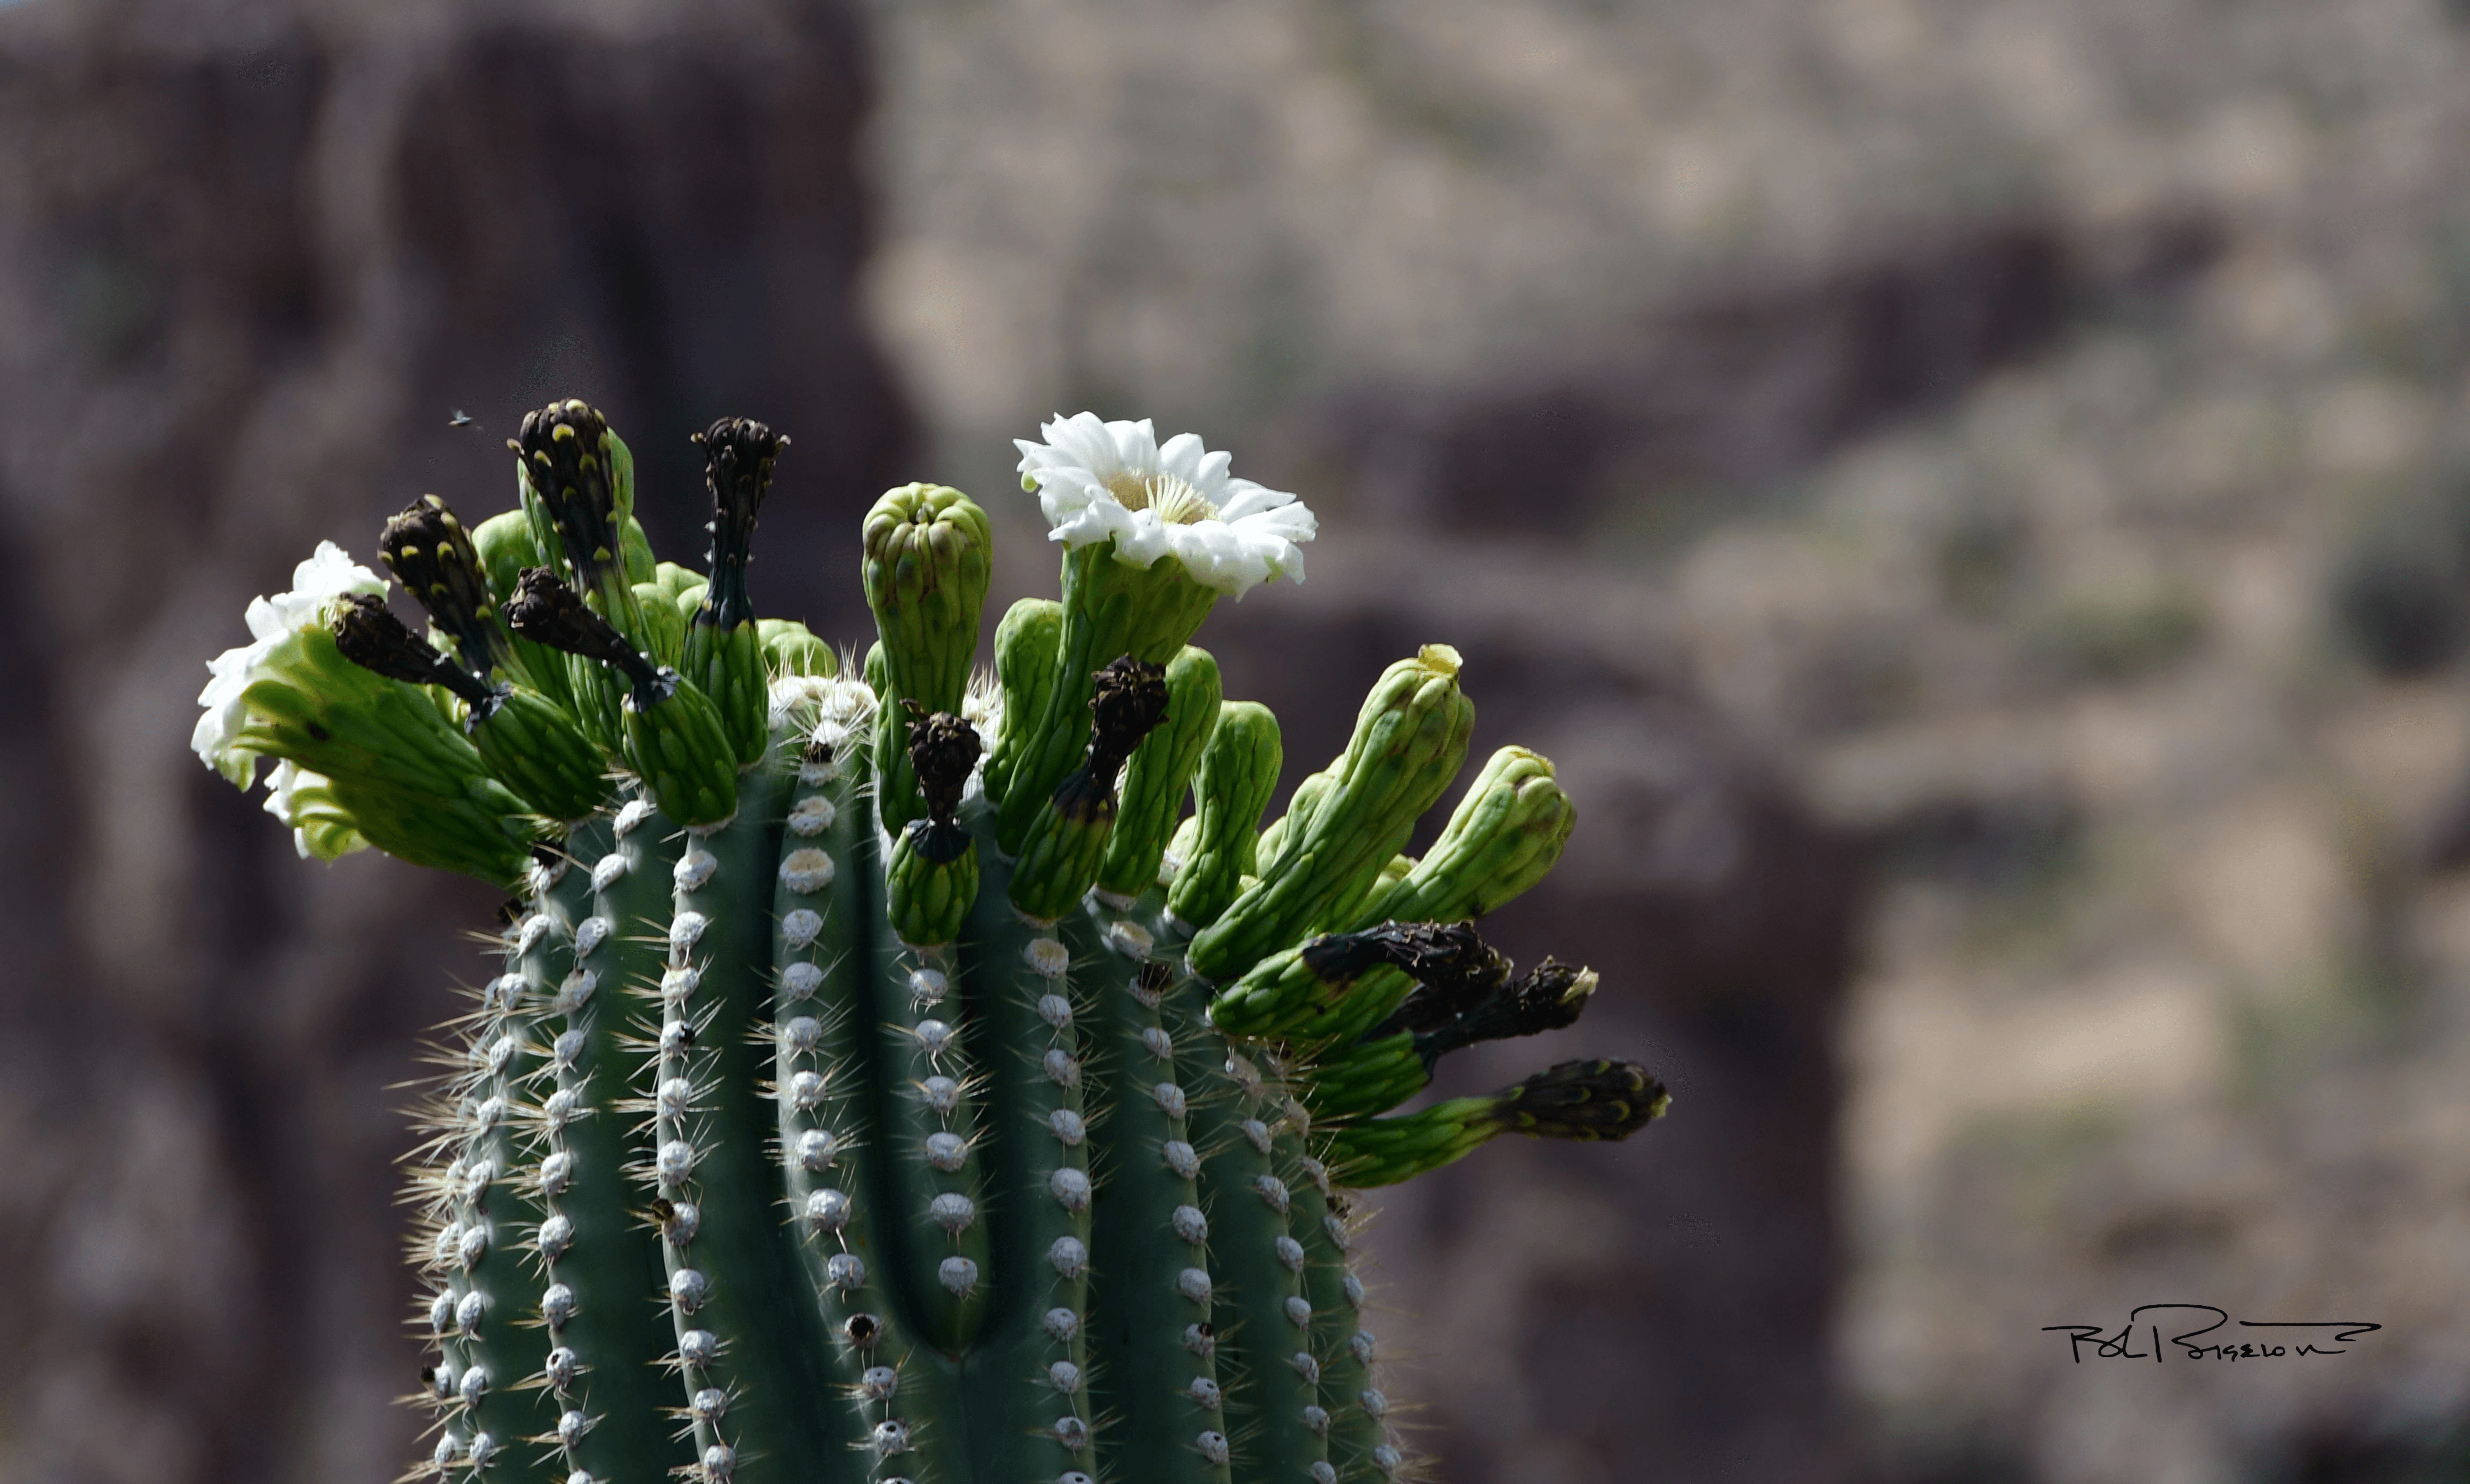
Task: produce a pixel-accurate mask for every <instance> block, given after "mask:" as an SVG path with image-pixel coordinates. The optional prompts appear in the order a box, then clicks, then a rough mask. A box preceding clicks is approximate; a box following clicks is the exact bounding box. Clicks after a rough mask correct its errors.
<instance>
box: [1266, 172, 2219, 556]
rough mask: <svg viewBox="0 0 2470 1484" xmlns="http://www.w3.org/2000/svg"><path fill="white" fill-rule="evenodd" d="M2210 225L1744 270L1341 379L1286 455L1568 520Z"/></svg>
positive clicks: (2028, 226) (2014, 341)
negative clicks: (1463, 362)
mask: <svg viewBox="0 0 2470 1484" xmlns="http://www.w3.org/2000/svg"><path fill="white" fill-rule="evenodd" d="M2220 246H2221V243H2220V238H2219V233H2218V231H2217V229H2216V228H2214V227H2213V226H2212V225H2211V224H2210V223H2209V222H2207V221H2205V220H2202V219H2201V218H2196V217H2191V216H2172V217H2168V218H2162V219H2156V220H2154V221H2152V222H2150V223H2146V224H2143V225H2140V226H2138V227H2137V228H2135V229H2133V230H2132V231H2126V232H2119V233H2113V234H2109V235H2106V236H2098V237H2087V236H2085V235H2083V234H2076V233H2070V232H2069V231H2068V230H2067V228H2066V227H2065V226H2064V224H2062V222H2061V221H2060V220H2057V219H2055V218H2053V217H2049V216H2044V215H2034V214H2026V215H2016V216H2011V217H2006V218H2001V219H1997V220H1990V221H1984V222H1974V223H1969V224H1967V225H1965V226H1962V227H1960V228H1955V229H1948V230H1942V231H1938V232H1935V233H1931V234H1928V235H1922V236H1917V237H1904V238H1899V239H1897V240H1894V241H1889V242H1883V243H1876V244H1875V245H1873V246H1872V247H1871V248H1870V249H1869V250H1867V251H1866V252H1863V253H1860V254H1857V255H1853V256H1849V257H1847V258H1845V259H1844V260H1842V261H1838V262H1835V263H1831V264H1823V265H1820V266H1818V267H1813V268H1807V269H1805V270H1802V271H1800V272H1789V271H1786V272H1779V271H1776V270H1775V269H1773V268H1767V269H1765V270H1745V271H1739V272H1736V273H1734V274H1732V275H1731V276H1729V277H1728V278H1726V279H1722V280H1719V281H1716V282H1714V283H1712V284H1708V285H1706V286H1704V287H1701V288H1699V289H1697V290H1691V291H1689V292H1686V293H1683V294H1681V295H1679V296H1677V297H1676V298H1674V299H1673V300H1671V301H1670V302H1668V303H1666V305H1664V306H1663V307H1662V308H1660V309H1658V310H1657V311H1656V312H1654V313H1652V314H1650V315H1648V316H1647V317H1646V318H1645V319H1644V320H1643V321H1642V322H1640V323H1638V324H1635V325H1632V326H1628V327H1625V328H1620V329H1615V330H1609V331H1606V332H1603V333H1601V334H1599V335H1596V336H1590V337H1587V338H1583V339H1580V340H1578V341H1577V342H1576V343H1563V344H1556V345H1554V346H1552V347H1551V348H1550V352H1549V354H1542V355H1529V356H1528V357H1526V359H1521V360H1513V361H1510V362H1508V363H1506V364H1503V365H1501V366H1499V367H1498V368H1497V369H1495V370H1494V371H1492V372H1490V373H1488V374H1486V375H1484V376H1482V377H1480V378H1478V379H1475V380H1473V381H1471V382H1470V383H1467V384H1464V385H1461V386H1456V387H1454V388H1449V389H1441V388H1434V387H1422V386H1414V385H1409V384H1401V383H1367V384H1364V385H1363V386H1360V387H1358V388H1356V389H1355V390H1353V391H1350V392H1341V393H1338V394H1336V395H1333V396H1331V397H1329V398H1326V399H1324V400H1323V401H1322V402H1320V403H1318V404H1317V405H1315V406H1313V407H1312V408H1311V409H1310V410H1308V411H1306V412H1304V413H1302V414H1299V415H1298V416H1297V417H1296V419H1295V420H1294V422H1293V425H1292V426H1291V427H1290V428H1289V429H1286V430H1285V432H1284V433H1283V435H1282V438H1281V444H1282V446H1281V448H1280V449H1279V452H1278V456H1279V457H1280V459H1281V460H1282V461H1284V462H1286V463H1288V464H1290V465H1291V466H1292V467H1293V468H1294V469H1296V470H1297V471H1299V472H1304V473H1308V474H1309V475H1310V479H1309V483H1310V485H1311V487H1314V488H1321V489H1328V488H1332V487H1335V488H1337V489H1340V490H1344V491H1348V492H1350V493H1351V497H1352V498H1353V499H1356V500H1358V501H1361V502H1362V504H1363V507H1364V508H1366V509H1368V510H1370V511H1374V512H1377V513H1379V514H1381V515H1383V516H1385V517H1387V518H1392V519H1400V518H1411V519H1415V520H1420V521H1424V522H1437V523H1439V524H1442V525H1445V526H1448V527H1451V528H1462V529H1490V530H1516V529H1525V530H1536V531H1547V530H1552V531H1568V530H1571V529H1573V527H1575V526H1577V525H1579V524H1580V523H1582V522H1586V521H1587V520H1589V519H1590V518H1591V517H1593V516H1595V515H1596V514H1597V513H1599V512H1601V511H1603V510H1605V509H1607V508H1608V507H1612V506H1615V505H1617V504H1620V503H1622V502H1629V503H1631V504H1633V505H1634V504H1635V502H1636V501H1637V500H1638V499H1639V498H1640V497H1642V496H1645V497H1648V498H1652V497H1653V496H1655V495H1657V494H1660V493H1664V492H1668V491H1673V490H1689V489H1701V488H1708V487H1716V488H1726V487H1731V488H1739V487H1755V486H1757V485H1759V484H1762V483H1766V482H1770V481H1773V480H1775V479H1778V478H1781V477H1783V476H1785V475H1791V474H1794V473H1796V472H1798V471H1801V470H1804V469H1806V468H1807V467H1809V466H1810V465H1813V464H1815V463H1817V462H1819V461H1820V460H1821V459H1823V458H1825V457H1826V456H1827V455H1829V453H1831V452H1835V451H1836V450H1837V449H1839V448H1841V447H1842V446H1844V445H1845V444H1847V443H1850V442H1852V440H1854V439H1857V438H1859V437H1862V436H1863V435H1865V434H1868V433H1871V432H1875V431H1876V430H1878V429H1882V428H1884V427H1887V426H1889V425H1890V424H1893V423H1895V422H1897V421H1899V420H1902V419H1906V418H1911V417H1914V416H1917V415H1920V414H1922V413H1926V412H1929V411H1932V410H1934V409H1937V408H1940V407H1944V406H1947V405H1948V404H1949V403H1951V402H1953V401H1954V400H1956V399H1957V398H1958V397H1960V396H1961V395H1962V394H1963V393H1964V392H1965V391H1966V390H1968V389H1969V388H1970V387H1971V386H1972V385H1973V384H1974V383H1977V382H1979V381H1980V380H1981V379H1982V378H1984V377H1986V376H1988V375H1990V374H1991V373H1992V372H1994V371H1996V370H1998V369H1999V368H2000V367H2002V366H2007V365H2011V364H2014V363H2016V362H2017V361H2019V360H2023V359H2028V358H2031V357H2033V356H2036V355H2039V354H2040V353H2041V352H2043V351H2045V350H2046V349H2048V348H2049V347H2050V346H2051V345H2052V344H2053V343H2054V342H2055V341H2056V340H2057V338H2058V336H2060V334H2061V332H2062V331H2063V330H2064V329H2066V327H2067V326H2068V325H2069V324H2070V323H2072V322H2073V321H2074V320H2075V319H2076V317H2077V316H2078V315H2079V314H2081V313H2083V312H2084V311H2086V309H2087V308H2090V307H2092V306H2093V305H2095V304H2097V303H2100V302H2103V301H2106V300H2107V301H2115V300H2116V299H2118V298H2120V297H2121V296H2128V297H2140V296H2145V295H2150V294H2153V293H2156V292H2166V291H2168V290H2173V289H2175V288H2177V287H2179V285H2180V284H2182V283H2183V282H2184V281H2185V280H2186V279H2187V278H2188V277H2189V276H2190V275H2191V274H2192V273H2194V272H2195V271H2196V270H2198V269H2200V268H2202V267H2204V266H2206V265H2207V264H2209V263H2210V262H2211V261H2212V260H2213V258H2214V257H2215V256H2217V255H2218V253H2219V251H2220ZM1299 476H1300V475H1299Z"/></svg>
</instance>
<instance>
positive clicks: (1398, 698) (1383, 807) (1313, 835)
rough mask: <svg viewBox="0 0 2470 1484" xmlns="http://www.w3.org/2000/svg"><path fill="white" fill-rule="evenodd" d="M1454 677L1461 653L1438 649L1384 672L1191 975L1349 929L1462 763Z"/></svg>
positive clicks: (1210, 934) (1196, 946) (1208, 933)
mask: <svg viewBox="0 0 2470 1484" xmlns="http://www.w3.org/2000/svg"><path fill="white" fill-rule="evenodd" d="M1457 672H1458V656H1457V651H1456V650H1454V649H1451V648H1449V647H1448V646H1447V645H1443V644H1428V645H1426V646H1425V647H1424V650H1423V652H1422V653H1421V654H1419V655H1418V656H1416V657H1415V658H1414V659H1412V660H1402V661H1399V662H1398V663H1396V664H1393V665H1391V666H1390V667H1389V668H1388V670H1387V671H1386V672H1384V674H1383V675H1382V677H1381V681H1380V683H1379V684H1376V685H1375V686H1374V687H1373V690H1372V694H1371V696H1370V697H1369V698H1368V699H1366V701H1365V702H1364V705H1363V711H1362V712H1361V713H1360V714H1359V715H1358V716H1357V718H1356V724H1355V734H1354V736H1353V737H1352V738H1351V739H1350V740H1349V741H1348V743H1347V748H1346V752H1345V753H1344V754H1342V755H1340V757H1339V758H1338V759H1337V760H1336V761H1334V762H1333V763H1331V764H1330V766H1329V767H1328V768H1327V769H1326V770H1324V773H1325V774H1326V776H1327V777H1328V778H1329V782H1328V783H1327V784H1326V785H1325V787H1324V789H1323V790H1322V791H1321V792H1319V793H1318V794H1317V795H1316V796H1315V797H1314V799H1313V800H1312V806H1311V808H1310V809H1309V812H1308V813H1307V814H1302V815H1300V816H1299V815H1298V812H1297V811H1292V810H1291V811H1290V813H1289V819H1290V823H1289V824H1288V827H1287V829H1286V830H1285V832H1284V835H1283V838H1282V839H1281V840H1280V841H1279V843H1278V849H1277V852H1276V858H1275V859H1271V858H1270V857H1269V856H1268V855H1267V854H1266V853H1265V856H1264V859H1263V861H1262V868H1261V879H1260V882H1259V884H1258V885H1256V886H1254V887H1252V888H1250V889H1248V890H1247V891H1246V892H1245V893H1244V894H1243V895H1241V896H1240V897H1238V898H1236V901H1235V904H1234V905H1233V906H1232V907H1230V908H1228V909H1227V911H1226V914H1225V916H1222V917H1220V918H1219V919H1218V921H1217V922H1215V923H1213V924H1211V925H1210V926H1208V927H1206V928H1203V929H1201V931H1200V933H1199V934H1198V935H1196V936H1195V937H1194V939H1193V940H1192V946H1191V949H1190V952H1189V962H1191V964H1192V968H1193V971H1194V972H1195V973H1197V974H1200V976H1201V977H1202V978H1204V979H1211V980H1221V981H1223V980H1226V979H1231V978H1233V977H1235V976H1236V975H1238V974H1240V973H1242V972H1243V971H1244V970H1246V969H1247V968H1249V967H1251V966H1252V965H1253V964H1254V963H1256V962H1260V960H1261V959H1262V958H1264V957H1265V956H1267V955H1269V954H1270V953H1273V952H1275V951H1276V950H1277V949H1278V948H1279V947H1280V946H1281V945H1282V944H1285V943H1290V942H1293V941H1294V940H1295V939H1297V938H1299V937H1301V936H1302V935H1303V934H1305V933H1307V932H1309V931H1312V930H1313V929H1315V928H1327V927H1331V926H1335V925H1337V924H1339V923H1342V922H1351V921H1353V920H1354V917H1355V915H1356V913H1357V911H1358V910H1359V909H1360V908H1361V906H1362V904H1363V898H1364V896H1365V895H1366V893H1369V892H1370V891H1371V889H1372V884H1373V883H1374V882H1375V881H1377V880H1378V879H1379V878H1380V875H1381V871H1382V870H1383V868H1385V867H1386V866H1387V865H1388V863H1389V859H1390V857H1392V856H1394V855H1396V854H1397V853H1398V851H1399V850H1400V848H1401V847H1403V846H1405V845H1406V844H1407V841H1408V838H1409V836H1410V835H1411V834H1412V833H1413V831H1414V828H1415V821H1416V820H1417V819H1418V818H1420V817H1421V816H1422V814H1423V812H1424V811H1425V810H1426V809H1428V808H1430V807H1431V806H1432V804H1433V800H1435V799H1436V798H1438V797H1439V795H1440V792H1441V790H1442V789H1443V788H1446V787H1447V786H1448V785H1449V780H1450V778H1451V777H1453V776H1454V775H1456V772H1457V770H1458V765H1459V764H1460V763H1461V762H1463V761H1464V760H1465V758H1466V747H1467V736H1468V733H1469V732H1470V731H1471V730H1473V729H1474V726H1475V706H1474V704H1473V703H1472V702H1470V701H1468V700H1467V698H1466V696H1465V695H1464V694H1463V693H1462V692H1461V691H1460V690H1459V689H1458V683H1457ZM1297 792H1298V795H1299V796H1300V795H1301V793H1302V791H1301V790H1298V791H1297Z"/></svg>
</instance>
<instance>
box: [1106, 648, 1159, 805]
mask: <svg viewBox="0 0 2470 1484" xmlns="http://www.w3.org/2000/svg"><path fill="white" fill-rule="evenodd" d="M1089 715H1090V718H1091V726H1090V731H1089V774H1090V777H1092V778H1093V779H1095V780H1098V781H1099V782H1101V783H1102V784H1103V785H1104V786H1105V787H1106V788H1107V789H1109V790H1111V789H1113V787H1114V786H1115V778H1116V776H1117V775H1119V774H1120V773H1122V772H1123V769H1124V764H1125V763H1126V762H1127V761H1129V760H1130V757H1131V755H1132V753H1133V751H1134V750H1135V749H1137V748H1138V747H1139V746H1140V745H1141V739H1142V738H1144V737H1147V736H1148V735H1149V734H1150V733H1151V732H1153V731H1154V730H1157V729H1158V727H1159V726H1160V725H1162V724H1163V723H1164V722H1165V721H1166V666H1164V665H1162V664H1147V663H1144V662H1142V661H1138V660H1135V659H1133V658H1132V657H1131V656H1130V655H1124V656H1122V657H1120V658H1118V659H1117V660H1115V661H1113V662H1111V663H1109V664H1108V665H1107V667H1106V668H1105V669H1103V670H1100V671H1099V672H1098V676H1097V693H1096V694H1095V695H1092V696H1091V697H1090V698H1089Z"/></svg>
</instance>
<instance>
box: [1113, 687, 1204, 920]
mask: <svg viewBox="0 0 2470 1484" xmlns="http://www.w3.org/2000/svg"><path fill="white" fill-rule="evenodd" d="M1222 698H1223V692H1222V689H1221V685H1220V682H1219V678H1218V661H1215V660H1213V659H1211V658H1210V656H1209V652H1208V651H1207V650H1205V649H1195V648H1194V647H1192V646H1191V645H1189V644H1186V645H1185V646H1184V647H1183V649H1182V650H1181V651H1180V652H1179V653H1177V655H1176V657H1175V658H1174V659H1173V660H1171V661H1168V662H1167V666H1166V717H1167V719H1166V720H1165V721H1164V722H1162V723H1160V724H1159V726H1158V728H1157V730H1154V731H1153V732H1151V733H1150V734H1149V735H1148V736H1147V737H1145V738H1143V739H1142V741H1141V745H1140V746H1139V747H1138V748H1137V749H1135V750H1134V751H1133V753H1132V758H1131V761H1130V763H1129V764H1127V765H1126V767H1125V769H1124V787H1123V797H1122V800H1121V801H1120V806H1119V807H1118V808H1117V809H1116V811H1115V828H1114V832H1113V833H1112V834H1111V835H1110V836H1109V837H1108V838H1107V855H1106V859H1105V860H1104V861H1103V862H1102V863H1101V864H1100V865H1099V868H1098V890H1099V891H1101V892H1104V893H1107V894H1108V895H1110V896H1112V897H1114V898H1115V899H1116V900H1117V901H1119V902H1123V903H1129V902H1131V901H1134V900H1137V899H1138V898H1140V897H1141V896H1143V895H1145V894H1146V893H1148V892H1149V891H1150V889H1151V888H1152V887H1154V886H1156V885H1157V879H1158V861H1159V860H1160V858H1161V857H1163V856H1164V855H1165V854H1166V846H1167V839H1168V837H1169V836H1171V835H1173V834H1174V833H1175V826H1176V816H1177V814H1178V813H1180V812H1181V811H1182V808H1183V795H1184V790H1185V788H1186V787H1187V786H1189V785H1190V783H1191V782H1192V776H1193V772H1194V770H1196V769H1198V768H1199V767H1200V754H1201V750H1202V749H1203V748H1205V747H1207V746H1208V744H1209V734H1210V732H1211V731H1212V730H1215V729H1216V728H1217V726H1218V710H1219V707H1220V706H1221V705H1222Z"/></svg>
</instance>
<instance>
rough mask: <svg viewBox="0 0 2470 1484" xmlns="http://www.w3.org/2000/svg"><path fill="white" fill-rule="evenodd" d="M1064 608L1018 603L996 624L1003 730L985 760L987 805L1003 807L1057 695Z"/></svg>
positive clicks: (1030, 601)
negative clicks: (1017, 770)
mask: <svg viewBox="0 0 2470 1484" xmlns="http://www.w3.org/2000/svg"><path fill="white" fill-rule="evenodd" d="M1062 641H1063V605H1062V604H1060V603H1055V602H1050V601H1048V600H1047V599H1045V598H1022V599H1021V600H1020V601H1019V602H1017V603H1014V605H1012V607H1011V608H1010V609H1009V610H1007V611H1006V612H1005V614H1004V615H1003V622H1001V623H999V624H996V625H995V681H996V683H997V684H1000V685H1001V686H1002V687H1003V723H1002V730H1000V731H999V732H998V733H997V734H996V737H995V746H994V751H993V752H992V753H991V754H989V755H988V757H987V772H986V790H987V801H988V802H990V803H992V804H994V805H996V806H997V807H1001V805H1002V803H1003V801H1004V798H1005V795H1006V794H1007V793H1008V792H1009V790H1010V788H1011V785H1012V776H1013V772H1014V770H1015V769H1016V768H1018V767H1019V766H1020V761H1021V759H1022V758H1023V757H1026V756H1028V755H1029V754H1031V753H1032V752H1033V751H1035V750H1036V748H1037V728H1038V725H1039V724H1040V723H1041V722H1042V721H1043V720H1044V719H1045V716H1046V706H1047V702H1048V700H1049V698H1050V697H1051V696H1052V695H1053V694H1054V691H1055V677H1056V674H1057V669H1056V666H1057V664H1058V662H1059V659H1060V656H1059V653H1058V650H1059V646H1060V644H1061V643H1062Z"/></svg>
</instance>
